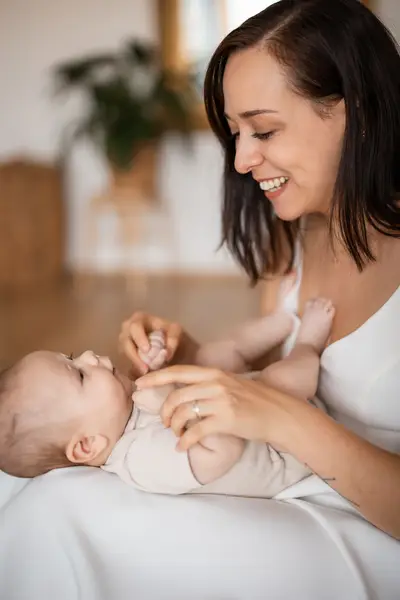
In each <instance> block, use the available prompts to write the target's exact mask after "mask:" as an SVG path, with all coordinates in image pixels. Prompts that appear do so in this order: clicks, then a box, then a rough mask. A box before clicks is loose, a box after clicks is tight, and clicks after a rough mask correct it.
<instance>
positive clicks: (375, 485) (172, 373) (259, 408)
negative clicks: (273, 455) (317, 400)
mask: <svg viewBox="0 0 400 600" xmlns="http://www.w3.org/2000/svg"><path fill="white" fill-rule="evenodd" d="M172 382H176V383H181V384H186V387H182V388H180V389H178V390H176V391H174V392H173V393H172V394H170V396H169V397H168V398H167V400H166V401H165V403H164V405H163V408H162V411H161V417H162V419H163V421H164V425H165V426H167V427H169V426H170V427H171V428H172V429H173V431H174V432H175V434H176V435H178V436H180V441H179V444H178V447H179V448H180V449H181V450H187V449H188V448H190V447H192V446H193V445H194V444H196V443H198V442H199V441H200V440H201V439H202V438H203V437H204V436H206V435H210V434H213V433H228V434H231V435H236V436H238V437H242V438H244V439H248V440H260V441H265V442H267V443H270V444H271V445H272V446H275V447H279V448H280V449H283V450H284V451H285V452H288V453H290V454H292V455H293V456H294V457H295V458H297V459H298V460H299V461H300V462H303V463H304V464H306V465H307V466H308V467H309V468H310V469H311V470H312V471H313V472H314V473H316V474H317V475H318V476H319V477H321V478H322V479H324V480H325V481H326V482H327V483H328V484H329V485H330V486H331V487H332V488H333V489H335V490H336V491H337V492H338V493H339V494H341V495H342V496H343V497H345V498H347V499H348V500H349V501H350V502H352V503H353V504H354V505H355V506H356V507H357V508H358V510H359V511H360V512H361V514H362V515H364V517H365V518H366V519H368V520H369V521H371V523H373V524H374V525H375V526H376V527H378V528H380V529H383V530H384V531H386V532H387V533H389V534H390V535H392V536H393V537H395V538H398V539H400V510H399V507H400V456H399V455H395V454H391V453H389V452H386V451H384V450H381V449H380V448H378V447H376V446H374V445H372V444H370V443H369V442H367V441H366V440H364V439H363V438H360V437H359V436H357V435H355V434H354V433H352V432H351V431H349V430H348V429H346V428H345V427H344V426H343V425H341V424H339V423H337V422H336V421H334V420H333V419H332V418H331V417H329V416H328V415H326V414H325V413H324V412H322V411H320V410H319V409H318V408H315V407H314V406H312V405H310V404H309V403H306V402H301V401H299V400H298V399H297V398H293V397H291V396H289V395H287V394H284V393H282V392H279V391H277V390H274V389H271V388H269V387H267V386H266V385H265V384H264V383H263V382H261V381H251V380H248V379H243V378H240V377H238V376H235V375H233V374H229V373H223V372H221V371H218V370H216V369H202V368H199V367H191V366H182V367H170V368H168V369H164V370H161V371H158V372H156V373H151V374H149V375H146V376H145V377H143V378H141V379H140V380H138V381H137V383H138V384H139V385H140V386H144V387H147V386H151V385H162V384H165V383H172ZM194 400H196V401H197V406H198V407H199V409H200V416H201V417H202V419H201V421H199V423H196V424H194V425H193V426H192V427H191V428H190V429H188V430H187V431H185V432H184V427H185V424H186V423H187V422H188V421H189V420H190V419H193V401H194Z"/></svg>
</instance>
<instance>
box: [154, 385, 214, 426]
mask: <svg viewBox="0 0 400 600" xmlns="http://www.w3.org/2000/svg"><path fill="white" fill-rule="evenodd" d="M222 394H223V389H222V386H221V385H220V384H219V383H218V382H202V383H198V384H195V385H188V386H186V387H183V388H178V389H176V390H174V391H173V392H171V393H170V394H169V396H168V398H167V399H166V400H165V402H164V404H163V405H162V408H161V412H160V416H161V419H162V421H163V423H164V425H165V426H166V427H169V426H170V422H171V417H172V415H173V414H174V411H175V410H176V409H177V408H178V406H180V405H181V404H188V403H193V402H194V401H195V400H200V399H210V398H217V397H219V396H221V395H222ZM190 406H192V404H190ZM193 416H196V415H193Z"/></svg>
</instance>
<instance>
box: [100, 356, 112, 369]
mask: <svg viewBox="0 0 400 600" xmlns="http://www.w3.org/2000/svg"><path fill="white" fill-rule="evenodd" d="M97 360H98V364H99V366H101V367H104V368H105V369H108V370H109V371H112V370H113V368H114V366H113V364H112V362H111V360H110V359H109V358H108V356H97Z"/></svg>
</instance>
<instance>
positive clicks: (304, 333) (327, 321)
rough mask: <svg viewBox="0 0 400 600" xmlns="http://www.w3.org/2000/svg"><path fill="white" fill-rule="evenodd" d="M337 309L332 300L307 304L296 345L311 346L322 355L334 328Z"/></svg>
mask: <svg viewBox="0 0 400 600" xmlns="http://www.w3.org/2000/svg"><path fill="white" fill-rule="evenodd" d="M334 316H335V308H334V306H333V304H332V302H331V301H330V300H326V299H325V298H315V299H314V300H310V301H309V302H307V304H306V306H305V310H304V313H303V318H302V320H301V326H300V329H299V333H298V336H297V339H296V344H309V345H310V346H312V347H313V348H314V349H315V350H316V352H318V354H320V353H321V352H322V351H323V349H324V347H325V344H326V342H327V340H328V337H329V334H330V332H331V328H332V321H333V317H334Z"/></svg>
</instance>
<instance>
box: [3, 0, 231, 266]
mask: <svg viewBox="0 0 400 600" xmlns="http://www.w3.org/2000/svg"><path fill="white" fill-rule="evenodd" d="M127 36H140V37H142V38H144V39H148V40H153V41H157V39H158V23H157V14H156V1H155V0H112V1H111V0H69V1H68V2H57V1H55V0H1V1H0V73H1V81H2V86H1V88H2V89H1V94H0V159H1V160H3V159H5V158H7V157H9V156H14V155H17V154H22V153H23V154H32V155H34V156H36V157H39V158H44V159H50V160H51V159H53V158H55V157H56V155H57V148H58V139H59V134H60V131H61V127H62V124H63V123H65V122H66V120H67V119H69V118H71V117H72V116H73V115H74V114H76V111H77V110H78V109H79V103H78V102H69V103H68V104H67V105H65V104H64V105H60V103H59V102H58V103H56V102H55V100H54V99H53V98H52V97H51V93H50V78H49V74H50V67H51V66H52V65H53V64H54V63H57V62H59V61H61V60H64V59H69V58H71V57H74V56H79V55H81V54H82V53H85V52H88V51H94V50H99V49H105V48H112V47H115V46H116V45H118V43H119V42H120V41H121V40H122V39H123V38H125V37H127ZM220 176H221V154H220V151H219V148H218V146H217V144H216V142H215V140H214V139H213V137H212V135H211V134H210V133H209V132H200V133H198V134H196V137H195V143H194V154H193V155H192V156H189V155H188V154H187V151H186V150H183V149H182V147H181V146H180V144H179V142H178V141H177V140H167V141H166V142H165V143H164V145H163V148H162V151H161V161H160V173H159V178H160V191H161V194H162V197H163V201H164V202H165V205H166V207H167V210H168V212H169V214H170V217H171V218H170V221H169V226H170V227H171V236H170V238H172V240H173V242H174V243H173V244H172V245H170V244H168V243H166V242H165V240H164V237H165V236H164V237H163V236H162V235H161V234H162V232H163V231H164V233H165V223H164V222H161V223H160V222H159V221H160V220H159V219H157V218H152V219H151V222H150V225H151V227H150V230H153V233H154V236H155V237H156V238H157V239H159V243H155V244H153V247H152V248H150V251H143V250H142V251H141V252H140V251H134V252H131V253H130V254H129V256H128V260H129V262H130V263H131V264H132V266H143V265H147V266H149V267H150V268H154V269H157V270H158V269H160V268H166V269H182V270H189V271H196V270H201V271H204V270H205V271H223V272H224V271H232V270H233V271H235V270H236V267H235V266H234V265H233V262H232V260H231V259H230V258H229V257H228V256H227V254H226V253H225V252H219V253H218V254H217V255H216V254H215V249H216V246H217V244H218V241H219V231H220V188H221V185H220ZM107 177H108V174H107V170H106V166H105V164H104V163H103V161H102V159H101V157H99V156H97V155H96V154H95V152H94V151H93V149H92V148H90V147H88V146H82V147H79V148H77V149H76V151H75V153H74V155H73V157H72V160H71V163H70V164H69V168H68V173H67V208H68V224H69V226H68V247H67V255H68V262H69V264H70V265H71V266H73V267H75V268H80V267H88V266H89V267H94V268H96V269H99V270H107V269H112V268H114V267H118V266H120V265H121V262H123V261H124V257H123V256H122V255H121V253H120V251H119V248H118V246H117V245H116V243H115V240H114V239H113V236H114V234H115V231H114V225H115V223H114V221H113V219H112V218H108V219H107V220H106V221H105V222H104V223H103V226H102V228H101V231H102V243H101V246H100V247H99V248H98V252H97V253H96V255H95V256H94V259H89V257H88V256H87V252H86V246H85V237H86V235H85V231H84V227H83V218H82V215H83V213H84V209H85V206H86V205H87V203H88V201H89V200H90V199H91V198H92V197H93V196H94V195H95V194H97V193H99V192H100V191H101V190H102V188H103V187H104V186H105V185H106V183H107ZM157 227H158V229H157ZM195 227H196V228H197V230H198V232H199V233H195V232H194V231H195ZM139 250H140V249H139Z"/></svg>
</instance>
